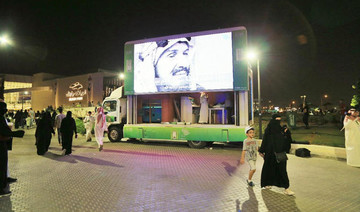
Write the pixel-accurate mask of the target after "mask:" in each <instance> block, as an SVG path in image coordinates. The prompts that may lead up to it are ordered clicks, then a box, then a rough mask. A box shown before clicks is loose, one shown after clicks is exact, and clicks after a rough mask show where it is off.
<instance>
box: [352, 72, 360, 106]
mask: <svg viewBox="0 0 360 212" xmlns="http://www.w3.org/2000/svg"><path fill="white" fill-rule="evenodd" d="M352 88H353V89H354V90H355V95H354V96H353V98H352V99H351V103H350V106H351V107H359V106H360V79H359V80H358V81H357V82H356V83H355V84H354V85H353V86H352Z"/></svg>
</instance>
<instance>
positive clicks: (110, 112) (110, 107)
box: [102, 86, 126, 142]
mask: <svg viewBox="0 0 360 212" xmlns="http://www.w3.org/2000/svg"><path fill="white" fill-rule="evenodd" d="M123 90H124V87H123V86H121V87H119V88H117V89H116V90H114V91H113V92H112V93H111V95H110V96H109V97H106V98H105V99H104V101H103V103H102V106H103V108H104V112H105V114H106V122H107V125H108V137H109V140H110V141H111V142H115V141H120V140H121V139H122V137H123V127H124V124H126V97H124V96H123Z"/></svg>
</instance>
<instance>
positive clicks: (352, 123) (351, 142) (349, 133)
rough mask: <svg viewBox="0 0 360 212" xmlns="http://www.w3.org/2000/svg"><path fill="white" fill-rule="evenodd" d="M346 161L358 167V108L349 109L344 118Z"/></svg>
mask: <svg viewBox="0 0 360 212" xmlns="http://www.w3.org/2000/svg"><path fill="white" fill-rule="evenodd" d="M344 129H345V148H346V161H347V164H348V165H349V166H355V167H360V118H359V109H354V108H352V109H350V110H349V112H348V115H347V116H345V119H344Z"/></svg>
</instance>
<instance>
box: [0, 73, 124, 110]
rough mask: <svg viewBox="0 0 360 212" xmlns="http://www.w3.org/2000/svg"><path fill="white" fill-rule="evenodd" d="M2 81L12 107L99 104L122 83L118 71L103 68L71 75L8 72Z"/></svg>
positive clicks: (35, 107) (41, 107) (43, 107)
mask: <svg viewBox="0 0 360 212" xmlns="http://www.w3.org/2000/svg"><path fill="white" fill-rule="evenodd" d="M0 80H2V81H0V82H1V83H2V84H3V85H4V86H3V90H4V92H3V93H4V100H5V102H6V103H7V104H8V108H9V109H10V110H19V109H29V108H33V109H34V110H43V109H45V108H48V107H49V106H51V107H52V108H58V107H60V106H62V107H67V108H71V107H87V106H96V105H98V104H100V103H101V102H102V100H103V99H104V98H105V96H108V95H109V94H110V93H111V91H113V90H115V89H116V88H118V87H119V86H121V83H122V81H121V80H120V79H119V78H118V74H116V73H114V72H110V71H106V70H102V69H99V70H98V71H97V72H94V73H88V74H82V75H76V76H69V77H64V76H61V75H56V74H49V73H37V74H34V75H33V76H22V75H9V74H5V75H2V76H1V78H0Z"/></svg>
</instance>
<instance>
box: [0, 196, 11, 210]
mask: <svg viewBox="0 0 360 212" xmlns="http://www.w3.org/2000/svg"><path fill="white" fill-rule="evenodd" d="M10 197H11V196H10V195H9V196H3V197H0V211H1V212H12V211H13V209H12V204H11V199H10Z"/></svg>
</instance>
